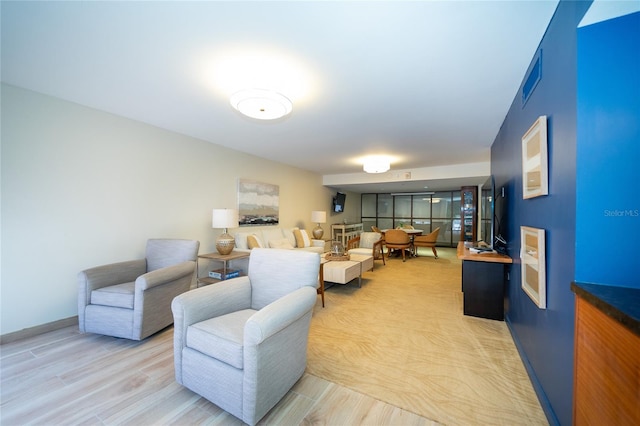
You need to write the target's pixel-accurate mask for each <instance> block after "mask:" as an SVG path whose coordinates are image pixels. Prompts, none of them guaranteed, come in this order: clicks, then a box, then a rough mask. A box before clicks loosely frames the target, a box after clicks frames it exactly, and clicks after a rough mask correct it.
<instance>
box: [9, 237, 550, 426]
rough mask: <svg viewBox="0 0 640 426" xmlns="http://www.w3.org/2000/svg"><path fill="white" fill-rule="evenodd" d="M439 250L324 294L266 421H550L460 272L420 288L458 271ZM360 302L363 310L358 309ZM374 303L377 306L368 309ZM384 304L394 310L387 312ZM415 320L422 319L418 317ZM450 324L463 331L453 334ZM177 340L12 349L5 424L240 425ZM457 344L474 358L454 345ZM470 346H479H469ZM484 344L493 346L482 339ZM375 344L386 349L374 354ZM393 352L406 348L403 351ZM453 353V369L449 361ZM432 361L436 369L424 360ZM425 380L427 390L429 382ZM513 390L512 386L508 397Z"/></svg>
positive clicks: (62, 334) (69, 339)
mask: <svg viewBox="0 0 640 426" xmlns="http://www.w3.org/2000/svg"><path fill="white" fill-rule="evenodd" d="M429 252H430V250H429ZM440 257H441V259H439V260H438V261H435V262H437V263H431V264H430V265H429V262H434V260H433V258H431V259H428V258H427V259H420V258H419V259H410V260H408V261H407V263H402V261H401V259H400V260H397V261H394V260H391V261H390V262H388V264H387V266H384V267H383V266H381V264H380V263H379V262H377V264H376V270H375V271H374V272H367V273H366V274H365V275H364V277H365V279H364V280H363V286H362V288H357V285H355V284H350V285H349V286H337V287H335V288H333V289H329V290H328V291H327V303H328V305H327V307H326V308H322V307H321V303H320V299H319V298H318V303H317V306H316V307H315V311H314V319H313V321H312V333H311V336H310V348H309V352H310V353H309V362H308V368H307V373H306V374H305V375H304V376H303V377H302V379H301V380H300V381H299V382H298V383H297V384H296V385H295V386H294V388H293V389H292V390H291V391H290V392H289V393H288V394H287V395H286V396H285V398H284V399H283V400H282V401H281V402H280V403H279V404H278V405H277V406H276V407H274V409H273V410H271V412H270V413H268V414H267V416H265V417H264V418H263V419H262V421H261V422H260V424H265V425H266V424H277V425H304V424H326V425H360V424H362V425H435V424H465V425H466V424H483V425H484V424H505V425H506V424H511V425H512V424H527V425H529V424H536V425H537V424H545V419H544V416H543V414H542V410H541V409H540V406H539V404H538V403H537V401H536V399H535V394H533V391H532V389H531V385H530V383H527V379H526V374H524V373H523V371H524V370H523V368H522V366H521V365H517V364H518V362H519V361H518V357H517V354H516V351H515V348H514V347H513V343H512V342H511V343H509V337H508V332H507V331H506V326H505V324H504V323H502V322H493V321H490V320H482V319H474V318H465V317H462V315H461V306H460V297H461V295H460V292H459V288H458V286H459V276H458V277H456V276H454V277H453V279H452V281H451V282H450V283H449V284H445V283H447V282H449V280H451V279H450V278H449V279H447V280H444V281H443V280H432V281H433V283H434V284H433V285H432V286H431V288H429V287H424V286H422V284H421V283H423V282H424V280H423V279H422V278H423V277H424V276H426V275H430V276H431V277H432V278H435V275H437V274H438V273H437V269H436V268H440V269H443V272H442V273H441V274H440V275H443V276H444V275H451V271H458V269H459V267H458V266H456V265H455V264H453V265H449V266H447V262H450V263H453V262H455V261H456V260H455V249H452V250H450V252H447V250H443V251H442V252H441V254H440ZM416 260H419V261H420V262H424V263H425V265H427V266H421V265H420V263H419V262H415V261H416ZM410 262H412V263H410ZM382 268H384V269H382ZM447 271H448V272H447ZM425 272H428V273H425ZM401 273H404V274H406V275H407V276H405V278H403V280H404V281H405V282H410V281H411V280H412V279H413V280H414V281H416V283H414V284H412V287H408V290H409V293H408V296H405V299H406V298H408V299H409V300H406V301H405V302H402V301H398V300H397V298H396V299H394V298H391V297H386V296H384V295H387V294H388V293H387V290H385V288H384V286H387V287H389V290H391V291H393V293H394V294H398V293H399V292H398V289H397V287H394V286H397V285H398V283H397V282H393V280H395V279H396V278H393V279H391V278H385V277H388V276H389V275H393V276H394V277H397V274H401ZM456 273H458V274H459V271H458V272H456ZM412 277H414V278H412ZM418 278H420V279H418ZM378 280H381V281H382V283H378V282H377V281H378ZM380 285H382V286H383V288H379V286H380ZM356 296H357V297H356ZM383 298H384V299H385V300H383ZM421 298H422V299H424V301H423V300H422V299H421ZM354 303H356V304H357V305H358V309H351V308H349V306H351V305H350V304H354ZM397 303H399V305H398V304H397ZM340 304H342V307H341V306H340ZM345 304H346V308H347V309H345ZM365 304H367V305H370V306H372V307H373V308H372V311H368V312H365V311H363V309H364V305H365ZM412 305H418V306H423V307H424V306H427V307H428V311H429V312H432V314H433V315H435V316H434V317H433V318H439V319H440V320H438V321H436V320H434V319H429V318H427V320H426V321H425V320H424V317H425V309H424V308H421V309H418V310H415V309H413V308H411V309H410V307H411V306H412ZM382 311H385V312H387V311H388V312H387V314H388V315H390V317H389V318H384V317H383V316H381V315H380V312H382ZM372 312H373V313H372ZM376 313H377V314H376ZM375 315H377V318H373V317H374V316H375ZM417 318H421V319H420V321H422V322H420V323H416V322H415V321H416V320H417ZM399 321H409V323H408V324H409V325H402V326H400V327H401V330H400V331H397V332H391V333H387V331H393V330H387V328H388V326H389V323H391V322H394V323H395V324H394V326H397V323H398V322H399ZM356 322H357V323H360V326H369V325H368V324H370V325H371V326H372V327H373V328H372V329H370V331H366V332H365V331H363V330H362V329H358V328H356V327H355V326H354V325H353V324H354V323H356ZM456 323H457V324H458V325H455V324H456ZM381 324H387V327H382V328H381V327H380V325H381ZM411 324H413V325H411ZM452 326H453V327H460V326H462V327H464V334H462V335H460V334H459V333H458V334H455V333H452V329H451V328H450V327H452ZM371 330H375V332H371ZM402 330H404V332H402ZM487 333H489V334H488V335H487ZM496 333H499V334H500V336H501V337H499V338H498V335H497V334H496ZM363 334H366V336H363ZM385 336H386V337H385ZM424 336H426V337H427V339H428V342H427V343H428V345H427V346H424V349H420V351H419V352H420V353H416V350H415V347H416V340H417V339H420V340H425V339H424ZM463 337H464V339H463ZM172 339H173V328H171V327H170V328H168V329H165V330H163V331H161V332H160V333H158V334H156V335H154V336H152V337H150V338H148V339H146V340H144V341H143V342H134V341H129V340H126V339H117V338H113V337H108V336H100V335H94V334H79V333H78V329H77V326H71V327H65V328H62V329H60V330H56V331H52V332H49V333H46V334H42V335H39V336H36V337H32V338H28V339H24V340H21V341H16V342H12V343H6V344H3V345H2V346H1V347H0V363H1V368H0V374H1V381H0V386H1V393H0V397H1V404H0V424H1V425H3V426H12V425H25V424H42V425H51V424H55V425H59V424H60V425H85V424H86V425H114V424H118V425H120V424H135V425H152V424H153V425H156V424H157V425H165V424H177V425H183V424H184V425H191V424H224V425H227V424H231V425H233V424H241V422H240V421H239V420H238V419H236V418H234V417H232V416H231V415H229V414H227V413H225V412H224V411H222V410H221V409H219V408H218V407H216V406H215V405H213V404H212V403H210V402H208V401H207V400H205V399H203V398H201V397H200V396H198V395H196V394H194V393H193V392H191V391H189V390H188V389H185V388H184V387H182V386H180V385H178V384H177V383H176V382H175V379H174V370H173V351H172V344H173V340H172ZM340 339H347V340H348V341H350V343H352V345H351V347H349V345H347V344H346V343H343V344H342V345H341V346H338V347H336V344H339V341H341V340H340ZM372 339H373V340H372ZM382 339H390V342H384V341H383V340H382ZM370 340H372V341H370ZM342 341H343V342H345V341H344V340H342ZM458 341H460V342H461V343H462V344H463V347H466V348H467V349H466V350H465V351H466V353H464V354H463V353H461V350H458V349H455V350H451V348H452V346H451V344H454V343H455V344H457V342H458ZM469 341H471V342H472V343H473V342H475V343H474V344H473V345H471V346H470V345H469ZM483 341H484V342H486V341H490V343H491V344H490V345H487V344H481V345H480V343H481V342H483ZM405 342H410V343H411V342H413V343H411V344H405ZM496 342H498V343H499V344H494V343H496ZM375 347H380V348H382V349H384V350H383V351H382V352H380V351H378V350H373V351H372V350H369V349H371V348H375ZM393 348H396V349H397V348H400V350H401V351H404V352H398V353H397V354H393V353H392V352H391V350H392V349H393ZM404 348H406V349H404ZM434 350H436V351H437V352H433V351H434ZM507 353H509V354H510V355H509V357H511V358H513V359H512V360H511V359H509V360H508V359H507V358H506V355H505V354H507ZM390 355H391V358H392V359H391V360H390V359H389V356H390ZM385 357H386V358H385ZM418 358H420V359H418ZM422 358H424V360H423V359H422ZM449 358H450V361H451V362H450V364H451V366H450V367H447V366H445V364H444V363H445V362H449V361H448V360H449ZM494 358H495V360H493V359H494ZM480 359H481V361H480ZM425 360H426V361H427V364H420V362H424V361H425ZM434 360H435V361H436V362H434ZM479 363H481V364H482V365H479ZM389 365H394V368H393V370H394V371H396V372H399V373H400V374H401V376H398V377H400V378H398V377H396V378H394V377H392V376H390V373H391V372H390V371H389V370H390V369H389V368H387V367H386V366H389ZM492 365H495V366H496V367H492ZM498 367H500V368H501V369H503V370H505V372H506V373H508V374H503V375H498V376H500V377H499V380H502V381H501V382H495V383H494V382H493V381H492V382H491V383H485V380H484V379H483V377H486V375H487V374H488V373H491V372H492V370H494V368H498ZM402 370H405V371H404V372H402ZM493 375H494V376H495V374H493ZM321 377H324V379H323V378H321ZM401 377H404V378H405V379H404V380H403V379H401ZM332 378H335V380H334V379H332ZM327 379H329V380H327ZM330 380H331V381H330ZM492 380H494V379H492ZM416 381H418V382H420V383H417V382H416ZM479 381H480V382H479ZM422 382H424V383H422ZM339 383H342V385H341V384H339ZM402 383H404V385H402ZM423 385H426V386H427V387H425V388H424V389H422V388H421V386H423ZM354 389H355V390H360V392H357V391H354ZM474 389H475V392H473V390H474ZM480 389H481V391H480ZM505 389H507V392H509V393H510V396H509V398H508V399H506V400H505V398H504V392H505ZM463 391H464V392H463ZM469 391H472V393H471V394H469V393H468V392H469ZM474 393H475V394H477V395H474ZM416 399H418V400H416ZM494 400H495V401H496V402H495V404H494V405H492V404H493V401H494ZM385 401H386V402H385ZM400 407H404V409H402V408H400ZM500 410H503V411H500ZM418 412H422V413H423V416H425V415H426V416H428V417H430V418H432V419H436V420H439V421H440V423H438V422H436V421H433V420H430V419H429V418H426V417H421V416H420V415H418V414H415V413H418Z"/></svg>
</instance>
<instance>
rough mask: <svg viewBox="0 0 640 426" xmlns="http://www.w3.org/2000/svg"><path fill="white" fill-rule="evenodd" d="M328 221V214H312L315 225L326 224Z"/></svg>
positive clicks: (322, 212) (323, 212)
mask: <svg viewBox="0 0 640 426" xmlns="http://www.w3.org/2000/svg"><path fill="white" fill-rule="evenodd" d="M326 221H327V212H325V211H321V210H314V211H312V212H311V222H313V223H325V222H326Z"/></svg>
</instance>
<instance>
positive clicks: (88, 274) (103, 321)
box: [78, 239, 200, 340]
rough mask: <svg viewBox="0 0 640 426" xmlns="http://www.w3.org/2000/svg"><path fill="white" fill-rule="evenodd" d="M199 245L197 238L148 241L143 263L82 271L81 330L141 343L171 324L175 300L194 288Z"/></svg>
mask: <svg viewBox="0 0 640 426" xmlns="http://www.w3.org/2000/svg"><path fill="white" fill-rule="evenodd" d="M199 247H200V242H199V241H194V240H177V239H150V240H148V241H147V248H146V257H145V258H144V259H137V260H131V261H126V262H119V263H113V264H109V265H103V266H97V267H95V268H91V269H87V270H85V271H82V272H80V273H79V274H78V323H79V328H80V332H82V333H84V332H87V333H97V334H104V335H107V336H114V337H123V338H125V339H132V340H142V339H144V338H146V337H148V336H150V335H152V334H154V333H156V332H158V331H160V330H162V329H163V328H165V327H167V326H169V325H171V323H173V315H172V313H171V301H172V300H173V298H174V297H176V296H177V295H179V294H181V293H184V292H185V291H189V289H190V288H191V283H192V282H193V279H194V277H195V271H196V259H197V256H198V249H199Z"/></svg>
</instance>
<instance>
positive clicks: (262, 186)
mask: <svg viewBox="0 0 640 426" xmlns="http://www.w3.org/2000/svg"><path fill="white" fill-rule="evenodd" d="M279 206H280V187H279V186H278V185H272V184H270V183H263V182H257V181H254V180H249V179H238V216H239V219H240V226H256V225H277V224H278V223H279V221H280V215H279V208H280V207H279Z"/></svg>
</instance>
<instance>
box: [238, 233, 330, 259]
mask: <svg viewBox="0 0 640 426" xmlns="http://www.w3.org/2000/svg"><path fill="white" fill-rule="evenodd" d="M296 230H297V231H299V232H300V234H297V232H296ZM296 234H297V235H296ZM300 235H302V236H304V235H306V237H307V238H306V239H305V242H302V241H300ZM296 236H297V237H298V238H296ZM249 237H254V241H257V242H258V244H259V248H279V249H295V250H303V251H310V252H313V253H319V254H322V253H324V241H323V240H314V239H312V238H311V237H310V235H309V233H308V232H307V231H306V230H304V229H299V228H275V227H268V226H267V227H262V228H256V229H254V230H249V231H242V232H237V233H236V234H235V235H234V238H235V243H236V246H235V250H237V251H244V252H248V251H250V250H251V248H252V247H251V244H250V243H251V241H250V239H249Z"/></svg>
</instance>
